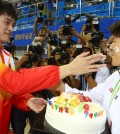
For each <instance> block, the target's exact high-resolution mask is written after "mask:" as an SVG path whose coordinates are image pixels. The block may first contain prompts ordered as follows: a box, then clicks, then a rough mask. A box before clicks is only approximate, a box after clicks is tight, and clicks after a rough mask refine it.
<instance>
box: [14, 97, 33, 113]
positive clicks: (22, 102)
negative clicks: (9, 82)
mask: <svg viewBox="0 0 120 134" xmlns="http://www.w3.org/2000/svg"><path fill="white" fill-rule="evenodd" d="M33 97H34V96H33V95H31V94H25V95H21V96H20V95H15V96H14V97H13V99H12V104H13V105H14V106H15V107H16V108H18V109H21V110H24V111H30V109H29V108H28V107H27V105H26V103H27V101H28V100H29V99H30V98H33Z"/></svg>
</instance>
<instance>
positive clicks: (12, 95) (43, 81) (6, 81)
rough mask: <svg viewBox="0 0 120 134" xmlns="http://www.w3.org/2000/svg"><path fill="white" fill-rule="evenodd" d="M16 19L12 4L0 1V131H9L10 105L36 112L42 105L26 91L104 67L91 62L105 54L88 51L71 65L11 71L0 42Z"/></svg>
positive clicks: (53, 84) (9, 33)
mask: <svg viewBox="0 0 120 134" xmlns="http://www.w3.org/2000/svg"><path fill="white" fill-rule="evenodd" d="M16 20H17V15H16V12H15V9H14V7H13V6H12V4H10V3H8V2H1V1H0V134H7V133H8V128H9V121H10V113H11V106H12V105H15V106H16V107H17V108H20V109H23V110H29V108H30V109H32V110H33V111H35V112H40V111H41V110H42V109H43V108H44V106H45V105H46V101H45V100H44V99H42V98H36V99H35V98H33V96H31V95H30V94H28V93H31V92H35V91H38V90H42V89H48V88H50V87H54V86H55V85H56V84H58V83H59V82H60V80H61V79H63V78H65V77H67V76H69V75H77V74H83V73H88V72H93V71H97V70H98V69H99V68H100V67H103V66H105V65H100V64H99V65H97V64H95V65H94V64H93V63H94V62H96V61H99V60H101V58H103V57H104V56H103V55H102V54H96V55H92V56H87V55H88V54H89V53H83V54H81V55H79V56H78V57H76V59H75V60H74V61H72V62H71V63H70V64H68V65H64V66H61V67H57V66H45V67H38V68H32V69H21V70H19V71H13V70H14V68H13V67H12V66H11V62H12V58H11V55H10V54H9V53H8V52H7V51H5V50H4V49H3V48H2V44H3V42H8V41H9V39H10V36H11V34H12V31H13V27H14V25H15V21H16ZM5 55H7V57H5ZM51 89H53V90H59V91H60V90H61V91H62V90H63V89H62V88H58V89H55V88H51ZM28 107H29V108H28Z"/></svg>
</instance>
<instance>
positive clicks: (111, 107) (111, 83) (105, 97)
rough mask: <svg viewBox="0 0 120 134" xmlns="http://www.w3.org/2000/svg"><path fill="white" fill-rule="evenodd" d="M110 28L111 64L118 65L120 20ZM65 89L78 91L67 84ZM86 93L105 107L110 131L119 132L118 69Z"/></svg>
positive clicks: (119, 61) (119, 72) (119, 80)
mask: <svg viewBox="0 0 120 134" xmlns="http://www.w3.org/2000/svg"><path fill="white" fill-rule="evenodd" d="M110 29H111V33H112V35H113V37H114V39H113V42H112V44H111V46H110V51H111V56H112V65H113V66H120V21H117V22H116V23H115V24H113V25H112V26H111V28H110ZM65 91H66V92H75V93H78V92H80V91H78V90H77V89H72V88H70V87H68V86H67V85H66V87H65ZM84 93H86V92H84ZM87 95H88V96H89V97H90V98H91V99H92V101H93V102H96V103H98V104H100V105H102V106H103V107H104V108H105V110H106V112H107V116H108V123H109V126H110V128H111V133H112V134H120V123H119V121H120V70H118V71H116V72H114V73H113V74H112V75H111V76H109V77H108V78H107V79H106V81H105V82H104V83H101V84H98V85H97V86H96V87H95V88H93V89H92V90H91V91H90V92H87Z"/></svg>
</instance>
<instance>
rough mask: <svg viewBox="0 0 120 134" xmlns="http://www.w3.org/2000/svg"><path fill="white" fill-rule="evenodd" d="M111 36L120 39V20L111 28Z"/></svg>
mask: <svg viewBox="0 0 120 134" xmlns="http://www.w3.org/2000/svg"><path fill="white" fill-rule="evenodd" d="M109 29H110V31H111V34H112V35H113V36H116V37H120V20H119V21H117V22H116V23H114V24H113V25H111V26H110V27H109Z"/></svg>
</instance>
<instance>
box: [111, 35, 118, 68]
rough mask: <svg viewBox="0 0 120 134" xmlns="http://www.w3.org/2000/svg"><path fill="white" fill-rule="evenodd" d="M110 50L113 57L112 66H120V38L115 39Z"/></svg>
mask: <svg viewBox="0 0 120 134" xmlns="http://www.w3.org/2000/svg"><path fill="white" fill-rule="evenodd" d="M109 49H110V51H111V56H112V65H113V66H120V37H114V39H113V42H112V44H111V46H110V48H109Z"/></svg>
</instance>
